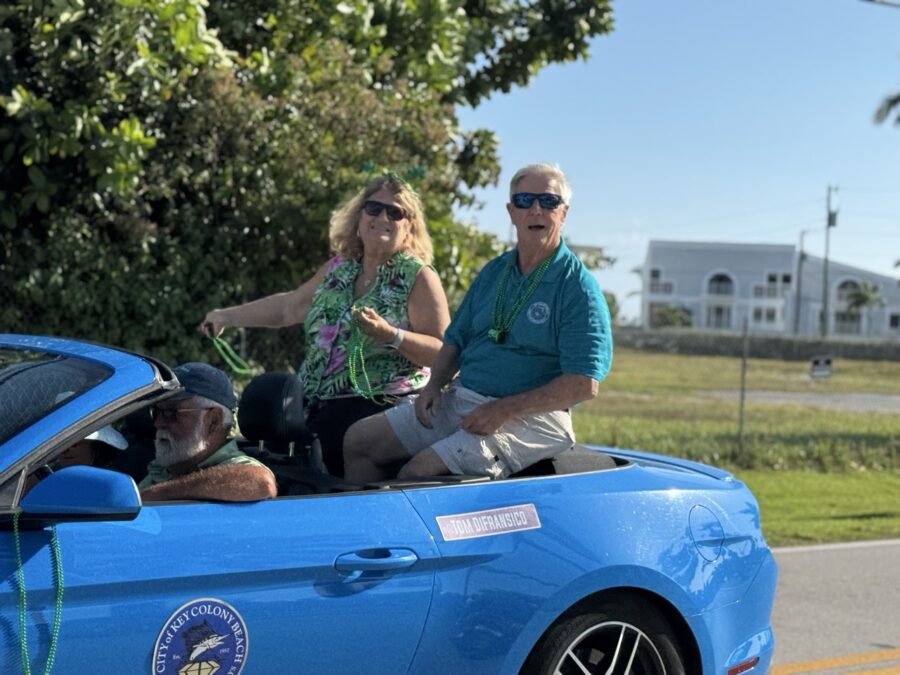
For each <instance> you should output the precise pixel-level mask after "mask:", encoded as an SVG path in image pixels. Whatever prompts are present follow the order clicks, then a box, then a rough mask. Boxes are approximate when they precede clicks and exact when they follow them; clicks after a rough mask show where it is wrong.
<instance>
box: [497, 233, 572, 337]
mask: <svg viewBox="0 0 900 675" xmlns="http://www.w3.org/2000/svg"><path fill="white" fill-rule="evenodd" d="M558 251H559V247H558V246H557V247H556V249H555V250H554V251H553V253H551V254H550V255H548V256H547V257H546V258H544V259H543V260H542V261H541V264H540V265H538V268H537V270H535V271H534V272H532V274H533V275H534V276H533V277H532V279H531V283H530V284H529V285H528V289H527V290H526V291H525V292H524V293H523V294H522V295H520V296H519V298H518V300H516V302H515V304H514V305H513V308H512V309H511V310H510V312H509V314H507V315H506V317H504V316H503V305H504V304H506V282H507V280H508V279H509V272H510V270H511V269H512V266H513V265H515V264H516V260H517V259H518V253H517V254H516V256H513V257H511V258H510V259H509V262H508V263H507V265H506V269H505V270H503V276H502V277H501V278H500V286H499V287H498V288H497V297H496V298H494V314H493V317H492V318H491V329H490V330H489V331H488V337H489V338H490V339H491V340H493V341H494V342H496V343H498V344H502V343H503V342H504V341H505V340H506V335H507V334H508V333H509V329H510V328H512V325H513V321H515V320H516V317H517V316H518V315H519V312H521V311H522V308H523V307H524V306H525V303H526V302H528V300H529V298H531V294H532V293H534V289H535V288H537V285H538V284H539V283H541V279H543V278H544V273H545V272H546V271H547V268H548V267H550V263H551V262H553V259H554V258H555V257H556V254H557V252H558Z"/></svg>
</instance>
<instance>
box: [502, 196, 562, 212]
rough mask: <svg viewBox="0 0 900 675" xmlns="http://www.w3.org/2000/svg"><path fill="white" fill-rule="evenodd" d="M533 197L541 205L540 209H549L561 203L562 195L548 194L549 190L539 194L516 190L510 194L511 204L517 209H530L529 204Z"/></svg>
mask: <svg viewBox="0 0 900 675" xmlns="http://www.w3.org/2000/svg"><path fill="white" fill-rule="evenodd" d="M535 199H537V201H538V204H540V205H541V208H542V209H548V210H550V211H552V210H553V209H555V208H556V207H558V206H559V205H560V204H562V203H563V198H562V197H560V196H559V195H554V194H550V193H549V192H542V193H541V194H537V193H535V192H517V193H516V194H514V195H513V196H512V205H513V206H515V207H516V208H517V209H530V208H531V205H532V204H534V200H535Z"/></svg>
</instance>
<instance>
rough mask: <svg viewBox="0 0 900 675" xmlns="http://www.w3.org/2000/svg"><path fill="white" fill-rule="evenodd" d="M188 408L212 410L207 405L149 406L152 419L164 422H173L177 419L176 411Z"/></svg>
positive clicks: (179, 411) (187, 409) (185, 410)
mask: <svg viewBox="0 0 900 675" xmlns="http://www.w3.org/2000/svg"><path fill="white" fill-rule="evenodd" d="M190 410H212V408H210V407H209V406H206V407H204V408H159V407H157V406H152V407H151V408H150V418H151V419H153V420H163V421H165V422H175V421H177V420H178V413H183V412H188V411H190Z"/></svg>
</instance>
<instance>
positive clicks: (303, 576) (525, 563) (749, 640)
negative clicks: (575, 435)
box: [0, 335, 776, 675]
mask: <svg viewBox="0 0 900 675" xmlns="http://www.w3.org/2000/svg"><path fill="white" fill-rule="evenodd" d="M252 384H253V383H252V382H251V385H252ZM179 388H180V385H179V384H178V381H177V379H176V378H175V377H174V375H173V373H172V371H171V370H170V369H169V368H168V367H167V366H166V365H165V364H163V363H160V362H158V361H155V360H153V359H150V358H147V357H143V356H138V355H135V354H132V353H128V352H125V351H120V350H116V349H112V348H108V347H102V346H97V345H92V344H87V343H83V342H77V341H74V340H63V339H56V338H41V337H28V336H13V335H0V522H2V527H3V531H2V532H0V663H2V665H3V667H2V671H3V672H4V673H7V672H9V673H14V672H24V673H29V672H35V673H39V672H47V670H49V669H51V668H52V669H53V671H54V672H57V673H62V674H64V675H71V674H77V673H116V674H117V675H122V674H130V673H140V674H147V675H150V674H165V675H170V674H173V673H177V674H179V675H212V674H214V673H216V674H218V675H238V674H239V673H245V674H247V675H249V674H251V673H259V674H263V675H273V674H276V673H277V674H294V673H316V674H321V673H329V674H332V673H366V674H368V675H378V674H381V673H385V674H388V673H390V674H394V673H426V674H431V673H465V674H470V673H473V674H474V673H485V674H491V675H496V674H498V673H501V674H502V673H540V674H542V675H554V674H560V675H568V674H570V673H577V674H581V675H583V674H602V675H627V674H631V675H701V674H703V675H737V674H738V673H745V672H750V673H764V672H766V670H767V669H768V667H769V662H770V659H771V654H772V648H773V644H774V643H773V637H772V631H771V627H770V623H769V614H770V610H771V607H772V600H773V595H774V591H775V579H776V566H775V562H774V560H773V557H772V554H771V552H770V550H769V548H768V546H767V545H766V542H765V540H764V539H763V536H762V533H761V531H760V523H759V509H758V507H757V504H756V501H755V500H754V498H753V496H752V495H751V494H750V492H749V491H748V490H747V488H746V487H745V486H744V485H743V484H742V483H741V482H740V481H738V480H736V479H735V478H733V477H732V476H731V475H730V474H728V473H726V472H724V471H720V470H718V469H715V468H712V467H709V466H704V465H700V464H696V463H691V462H687V461H681V460H678V459H673V458H670V457H662V456H656V455H651V454H647V453H643V452H635V451H624V450H618V449H610V448H603V449H600V448H577V447H576V448H573V449H572V450H571V451H568V452H566V453H563V454H562V455H560V456H559V457H557V458H556V459H554V460H553V461H547V460H545V461H544V462H542V463H541V464H540V465H536V466H534V467H531V468H530V469H529V470H526V471H525V472H523V473H522V474H519V475H516V476H513V477H511V478H508V479H505V480H497V481H487V480H483V479H479V478H467V477H447V478H446V479H443V478H439V479H434V480H430V481H385V482H383V483H378V484H372V485H363V486H356V485H346V484H342V483H341V482H340V481H338V480H336V479H333V480H325V479H324V477H323V480H320V481H318V482H317V481H316V480H310V479H309V473H310V471H309V469H308V468H307V467H304V466H303V463H302V462H301V461H299V460H297V461H296V462H295V459H296V458H297V457H299V455H298V454H295V453H293V452H292V451H291V448H292V447H293V446H292V445H291V444H290V443H288V444H287V445H285V442H286V441H291V440H292V439H290V438H289V436H290V431H289V428H290V424H281V423H280V422H279V421H278V416H279V415H282V416H288V417H289V415H288V413H289V412H290V410H289V409H290V407H291V405H293V403H292V401H291V400H290V399H291V396H285V397H284V400H281V399H279V400H278V401H276V404H275V408H276V410H275V411H274V412H273V413H272V419H271V421H270V422H268V423H264V424H260V423H259V422H258V420H259V415H258V412H257V413H256V416H257V420H256V422H254V421H246V424H245V420H249V418H248V417H247V416H248V415H251V414H254V413H252V412H248V410H249V409H250V408H245V405H244V401H243V400H242V404H241V408H240V409H239V411H238V420H239V422H240V427H241V430H242V432H243V433H244V434H245V436H247V429H249V428H255V429H256V430H257V431H256V433H254V434H253V436H258V438H256V437H252V438H249V439H247V440H246V445H247V447H248V449H251V448H252V449H255V450H256V451H257V452H258V456H260V457H266V458H269V460H270V463H271V465H272V466H273V470H275V472H276V475H277V476H278V480H279V486H280V489H281V491H282V493H283V494H281V496H279V497H277V498H275V499H272V500H268V501H264V502H258V503H247V504H233V503H205V502H172V503H145V504H142V503H141V499H140V495H139V493H138V490H137V488H136V487H135V483H134V479H133V477H132V475H129V474H128V473H127V472H124V471H113V470H108V469H100V468H96V467H88V466H70V467H67V468H63V469H59V470H57V471H55V472H54V471H51V469H50V467H52V466H53V464H54V459H55V458H56V457H57V456H58V455H59V454H60V453H61V452H62V451H63V450H64V449H66V448H67V447H68V446H69V445H71V444H72V443H73V442H75V441H77V440H79V439H82V438H84V437H85V436H86V435H88V434H90V433H91V432H93V431H96V430H98V429H100V428H101V427H103V426H105V425H108V424H113V425H114V426H116V427H119V428H120V429H122V430H123V431H126V432H127V431H128V430H127V429H125V428H124V427H125V425H126V420H127V419H128V418H130V417H132V416H133V415H135V414H136V413H139V412H140V411H141V410H143V409H146V407H147V406H148V405H149V404H151V403H153V402H155V401H158V400H160V399H163V398H165V397H168V396H172V395H173V394H175V393H176V392H178V391H179ZM250 388H251V387H249V386H248V388H247V391H245V396H244V398H247V395H248V393H249V390H250ZM254 405H255V406H256V407H257V408H259V405H260V404H259V402H256V403H255V404H254ZM248 406H249V404H248ZM251 407H252V406H251ZM263 418H265V415H263ZM282 421H283V420H282ZM267 425H268V427H271V428H268V427H267ZM137 445H138V443H137V442H135V446H137ZM269 446H271V447H269ZM298 486H299V487H298ZM304 486H305V487H304ZM45 669H47V670H45Z"/></svg>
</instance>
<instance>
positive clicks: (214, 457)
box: [138, 438, 268, 490]
mask: <svg viewBox="0 0 900 675" xmlns="http://www.w3.org/2000/svg"><path fill="white" fill-rule="evenodd" d="M220 464H251V465H253V466H262V467H265V468H268V467H266V465H265V464H263V463H262V462H260V461H259V460H257V459H254V458H253V457H250V456H249V455H246V454H244V453H243V452H242V451H241V450H240V449H239V448H238V446H237V441H236V440H235V439H233V438H232V439H231V440H230V441H228V442H227V443H226V444H225V445H223V446H222V447H221V448H219V449H218V450H216V451H215V452H214V453H213V454H211V455H210V456H209V457H207V458H206V459H205V460H203V461H202V462H200V464H198V465H197V468H198V469H208V468H209V467H211V466H219V465H220ZM171 479H172V474H170V473H169V470H168V469H167V468H166V467H164V466H162V465H161V464H159V463H158V462H157V461H156V460H155V459H154V460H153V461H152V462H150V464H149V465H147V476H146V478H144V480H142V481H141V484H140V485H139V486H138V487H139V488H140V489H141V490H143V489H144V488H148V487H150V486H151V485H156V484H157V483H165V482H166V481H167V480H171Z"/></svg>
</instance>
